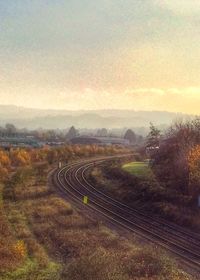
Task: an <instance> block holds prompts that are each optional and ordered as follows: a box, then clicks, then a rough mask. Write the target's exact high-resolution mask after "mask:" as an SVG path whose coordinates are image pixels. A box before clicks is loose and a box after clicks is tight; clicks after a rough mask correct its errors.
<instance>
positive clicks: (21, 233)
mask: <svg viewBox="0 0 200 280" xmlns="http://www.w3.org/2000/svg"><path fill="white" fill-rule="evenodd" d="M44 194H45V195H44ZM4 206H5V210H6V215H7V219H8V220H9V222H10V224H11V225H12V227H10V226H9V224H8V222H7V221H6V222H4V220H3V219H2V217H1V216H0V234H1V233H4V234H6V236H10V237H9V238H10V240H11V241H9V242H10V244H11V247H12V246H13V244H16V242H17V240H21V241H23V243H21V244H24V246H25V247H24V249H26V250H25V251H26V254H27V256H26V257H25V258H24V259H22V258H21V259H20V260H19V259H17V256H15V254H14V253H13V252H12V251H10V249H9V250H8V249H7V248H6V247H5V246H4V247H3V249H1V242H0V254H1V252H3V253H4V255H5V257H4V258H0V262H1V261H2V263H0V267H1V268H2V267H4V271H6V270H7V271H9V272H7V273H6V274H5V273H3V274H1V272H2V271H0V278H1V279H3V280H18V279H20V280H29V279H37V280H72V279H73V280H79V279H80V280H93V279H95V280H129V279H130V280H131V279H135V280H137V279H138V280H139V279H140V280H142V279H154V280H161V279H163V280H164V279H169V280H171V279H174V280H175V279H176V280H179V279H181V280H186V279H189V278H187V276H185V275H183V274H182V273H181V272H179V271H178V270H177V268H176V267H175V266H174V265H173V264H172V262H171V261H170V260H169V258H167V257H166V256H164V255H161V254H160V252H158V251H155V250H154V251H155V253H152V250H151V248H150V249H147V250H140V248H138V247H137V246H136V245H131V244H130V243H128V242H127V241H124V240H122V239H121V238H119V236H117V235H116V234H114V233H112V232H111V231H110V230H108V229H107V228H105V227H104V226H102V225H101V224H99V223H98V222H96V221H93V220H90V219H88V218H85V217H84V216H82V215H81V214H80V213H78V212H77V211H75V210H74V209H72V207H71V205H70V204H69V203H67V202H66V201H64V200H63V199H62V198H60V197H59V196H58V195H57V194H56V193H54V192H52V190H50V189H49V187H48V186H45V185H41V186H39V185H37V186H36V185H35V181H34V177H33V176H32V175H31V177H30V181H29V182H28V183H27V186H25V185H21V184H18V185H17V186H15V188H14V200H13V199H12V200H10V199H5V201H4ZM9 238H7V240H9ZM2 240H4V239H2ZM12 248H13V247H12ZM3 250H4V251H3ZM156 254H157V255H156ZM4 260H10V262H8V261H7V263H6V265H5V261H4ZM3 261H4V263H3ZM52 261H53V262H52ZM12 264H14V265H12ZM58 264H61V265H58ZM16 266H20V267H21V268H20V269H21V270H20V269H17V270H13V269H14V268H16ZM167 274H168V276H167V277H168V278H166V275H167ZM175 275H176V278H175Z"/></svg>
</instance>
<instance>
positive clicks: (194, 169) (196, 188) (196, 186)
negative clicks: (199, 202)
mask: <svg viewBox="0 0 200 280" xmlns="http://www.w3.org/2000/svg"><path fill="white" fill-rule="evenodd" d="M188 168H189V193H190V194H191V195H193V196H197V195H200V145H196V146H195V147H193V148H192V149H191V150H190V151H189V153H188Z"/></svg>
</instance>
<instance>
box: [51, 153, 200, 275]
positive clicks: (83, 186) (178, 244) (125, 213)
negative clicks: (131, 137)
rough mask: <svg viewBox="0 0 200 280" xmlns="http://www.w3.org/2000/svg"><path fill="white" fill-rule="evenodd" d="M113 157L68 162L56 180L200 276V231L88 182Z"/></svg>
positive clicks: (90, 206)
mask: <svg viewBox="0 0 200 280" xmlns="http://www.w3.org/2000/svg"><path fill="white" fill-rule="evenodd" d="M113 158H115V157H106V158H100V159H95V160H90V161H89V160H87V161H82V162H76V163H74V164H71V165H67V166H65V167H63V168H61V169H59V170H56V171H55V172H54V174H53V179H54V183H55V185H56V186H57V187H58V188H59V189H60V190H61V191H62V192H63V193H64V194H66V195H67V196H68V198H70V199H71V200H73V201H74V202H76V203H78V204H80V203H81V204H82V199H83V196H84V195H87V196H88V197H89V204H88V205H87V207H88V209H90V210H92V211H93V212H96V213H98V216H102V217H104V218H106V219H107V220H108V221H109V222H111V223H112V224H114V225H116V226H119V227H120V228H124V229H126V230H128V231H129V232H132V233H135V234H137V235H139V236H142V237H143V238H145V239H146V240H148V241H150V242H153V243H156V244H158V245H159V246H161V247H162V248H165V249H167V250H168V251H170V252H172V253H173V254H175V255H176V256H178V257H179V258H180V259H181V260H182V262H184V263H185V264H187V265H188V267H190V268H192V269H194V270H195V272H197V273H198V274H199V275H200V234H197V233H193V232H191V231H189V230H187V229H185V228H183V227H180V226H177V225H174V224H173V223H169V222H167V221H165V220H163V219H158V218H155V217H152V216H150V215H146V214H144V213H142V212H140V211H138V210H136V209H133V208H131V207H129V206H127V205H125V204H123V203H122V202H120V201H118V200H116V199H114V198H112V197H110V196H108V195H106V194H105V193H103V192H102V191H100V190H98V189H97V188H96V187H95V186H94V185H92V184H91V183H90V182H88V180H87V172H89V171H90V169H91V168H93V166H94V164H95V165H97V164H102V163H103V162H105V161H108V160H111V159H113Z"/></svg>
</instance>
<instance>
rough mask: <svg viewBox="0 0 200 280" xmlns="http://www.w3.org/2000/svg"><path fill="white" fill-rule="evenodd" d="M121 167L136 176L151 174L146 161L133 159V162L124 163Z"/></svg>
mask: <svg viewBox="0 0 200 280" xmlns="http://www.w3.org/2000/svg"><path fill="white" fill-rule="evenodd" d="M122 168H123V169H124V170H125V171H127V172H129V173H131V174H133V175H135V176H138V177H144V176H149V175H151V174H152V171H151V169H150V167H149V163H148V162H146V161H145V162H144V161H143V162H139V161H134V162H130V163H126V164H124V165H123V166H122Z"/></svg>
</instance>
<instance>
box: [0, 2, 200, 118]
mask: <svg viewBox="0 0 200 280" xmlns="http://www.w3.org/2000/svg"><path fill="white" fill-rule="evenodd" d="M199 15H200V1H199V0H96V1H94V0H42V1H41V0H15V1H13V0H6V1H5V0H0V104H14V105H18V106H24V107H32V108H44V109H49V108H52V109H71V110H79V109H133V110H166V111H174V112H184V113H192V114H200V106H199V104H200V32H199V30H200V17H199Z"/></svg>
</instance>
